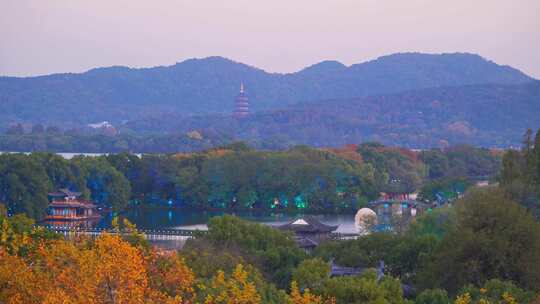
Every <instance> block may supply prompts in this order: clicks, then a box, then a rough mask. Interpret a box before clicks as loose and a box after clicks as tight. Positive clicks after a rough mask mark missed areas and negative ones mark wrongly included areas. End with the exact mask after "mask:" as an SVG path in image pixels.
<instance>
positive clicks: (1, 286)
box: [0, 247, 45, 304]
mask: <svg viewBox="0 0 540 304" xmlns="http://www.w3.org/2000/svg"><path fill="white" fill-rule="evenodd" d="M39 283H40V281H39V280H38V278H37V276H36V274H35V273H34V271H32V269H31V268H30V267H29V266H28V265H26V263H25V262H24V260H23V259H22V258H20V257H17V256H13V255H10V254H9V253H8V252H7V251H5V250H4V248H2V247H0V303H6V304H18V303H40V301H39V300H40V299H41V298H42V293H43V292H44V290H43V289H42V288H44V287H45V286H42V285H41V284H39Z"/></svg>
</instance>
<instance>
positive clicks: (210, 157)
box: [0, 143, 500, 219]
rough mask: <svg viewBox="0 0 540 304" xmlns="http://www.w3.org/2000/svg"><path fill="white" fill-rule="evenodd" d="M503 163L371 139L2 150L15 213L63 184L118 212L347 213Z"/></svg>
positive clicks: (3, 182)
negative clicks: (314, 144)
mask: <svg viewBox="0 0 540 304" xmlns="http://www.w3.org/2000/svg"><path fill="white" fill-rule="evenodd" d="M499 162H500V158H499V156H498V154H497V153H493V152H492V151H490V150H487V149H479V148H474V147H470V146H458V147H453V148H449V149H447V150H430V151H422V152H414V151H410V150H406V149H402V148H392V147H386V146H383V145H380V144H377V143H366V144H362V145H359V146H356V145H350V146H347V147H343V148H339V149H338V148H335V149H322V150H321V149H314V148H309V147H305V146H298V147H294V148H291V149H289V150H286V151H277V152H271V151H258V150H254V149H251V148H249V147H248V146H246V145H245V144H243V143H235V144H231V145H228V146H223V147H221V148H216V149H211V150H207V151H205V152H198V153H177V154H161V155H160V154H143V155H142V156H137V155H134V154H128V153H120V154H110V155H104V156H100V157H84V156H76V157H74V158H73V159H70V160H67V159H64V158H62V157H60V156H58V155H55V154H50V153H32V154H30V155H23V154H3V155H0V201H1V202H3V203H5V204H6V205H7V206H8V208H9V212H10V213H11V214H16V213H26V214H28V215H29V216H31V217H33V218H37V219H40V218H42V217H43V215H44V212H45V209H46V206H47V193H48V192H50V191H53V190H56V189H59V188H69V189H71V190H73V191H79V192H82V193H83V197H84V198H87V199H91V200H93V201H95V202H96V203H97V204H99V205H100V206H102V207H107V208H112V209H113V210H115V211H121V210H123V209H125V208H126V207H128V206H175V207H186V208H198V209H232V210H235V209H236V210H242V209H260V210H281V211H296V210H304V211H311V212H351V211H354V210H357V209H358V208H360V207H362V206H364V205H365V204H366V203H367V202H368V201H370V200H374V199H377V198H378V197H379V193H380V192H381V191H382V192H414V191H415V190H417V189H419V188H422V187H424V188H423V193H425V195H424V196H425V198H426V199H427V200H432V199H430V198H431V197H430V196H429V195H428V194H429V193H431V195H432V196H434V195H436V194H437V193H439V192H441V191H443V192H444V191H446V192H448V191H450V192H452V191H454V192H455V189H450V190H449V189H444V187H442V188H441V187H438V186H437V185H438V184H434V183H436V182H441V181H444V182H445V183H448V182H450V183H451V182H453V181H455V180H459V181H461V180H469V179H474V178H475V177H477V176H494V175H496V174H497V172H498V168H499ZM443 184H444V183H443ZM427 185H429V186H430V188H429V190H425V187H426V186H427ZM464 190H465V189H461V191H464Z"/></svg>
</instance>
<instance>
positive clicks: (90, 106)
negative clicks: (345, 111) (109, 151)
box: [0, 53, 532, 128]
mask: <svg viewBox="0 0 540 304" xmlns="http://www.w3.org/2000/svg"><path fill="white" fill-rule="evenodd" d="M531 80H532V78H530V77H528V76H527V75H525V74H523V73H522V72H520V71H518V70H516V69H513V68H511V67H508V66H500V65H497V64H495V63H493V62H490V61H488V60H485V59H484V58H482V57H480V56H478V55H473V54H466V53H465V54H463V53H455V54H442V55H430V54H420V53H404V54H394V55H389V56H383V57H380V58H378V59H376V60H373V61H369V62H365V63H360V64H355V65H352V66H349V67H346V66H344V65H342V64H340V63H338V62H332V61H326V62H322V63H319V64H316V65H313V66H311V67H308V68H306V69H304V70H302V71H299V72H296V73H290V74H278V73H267V72H265V71H263V70H260V69H257V68H254V67H251V66H248V65H245V64H241V63H237V62H234V61H231V60H228V59H225V58H222V57H209V58H204V59H190V60H186V61H184V62H180V63H177V64H176V65H173V66H169V67H155V68H147V69H130V68H126V67H109V68H99V69H93V70H90V71H88V72H86V73H82V74H55V75H48V76H39V77H28V78H16V77H0V122H1V123H0V127H4V128H5V127H7V126H8V125H9V124H12V123H34V124H35V123H43V124H46V125H51V124H57V125H58V124H59V123H60V122H61V124H62V125H61V126H62V127H66V128H71V127H80V126H81V125H86V124H89V123H95V122H100V121H110V122H112V123H113V124H115V125H118V124H120V123H122V122H123V121H126V120H137V119H140V118H143V117H148V116H149V115H154V116H156V115H158V116H159V115H163V114H170V113H175V114H186V115H192V114H205V113H206V114H208V113H231V112H232V107H233V100H234V97H235V96H236V94H237V93H238V89H239V85H240V83H241V82H244V83H245V87H246V88H247V93H248V95H249V98H250V102H251V108H252V110H254V111H260V110H264V109H278V108H281V107H283V106H285V105H290V104H293V103H298V102H304V101H317V100H323V99H343V98H356V97H361V96H368V95H371V96H373V95H387V94H391V93H396V92H401V91H408V90H415V89H421V88H430V87H440V86H462V85H472V84H490V83H493V84H508V85H510V84H523V83H526V82H529V81H531Z"/></svg>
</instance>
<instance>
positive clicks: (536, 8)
mask: <svg viewBox="0 0 540 304" xmlns="http://www.w3.org/2000/svg"><path fill="white" fill-rule="evenodd" d="M539 16H540V0H515V1H508V0H505V1H499V0H452V1H450V0H448V1H436V0H406V1H405V0H395V1H387V0H350V1H349V0H328V1H323V0H288V1H282V0H267V1H258V0H227V1H219V0H214V1H207V0H189V1H187V0H177V1H172V0H154V1H137V0H129V1H128V0H88V1H83V0H63V1H61V0H0V75H9V76H28V75H41V74H49V73H57V72H82V71H85V70H88V69H90V68H94V67H102V66H111V65H126V66H130V67H148V66H156V65H171V64H174V63H175V62H178V61H182V60H185V59H188V58H193V57H206V56H212V55H220V56H224V57H228V58H231V59H233V60H236V61H240V62H243V63H247V64H250V65H253V66H256V67H259V68H262V69H265V70H267V71H270V72H292V71H297V70H299V69H301V68H303V67H305V66H308V65H311V64H314V63H316V62H319V61H322V60H326V59H333V60H339V61H341V62H343V63H345V64H352V63H358V62H363V61H366V60H371V59H374V58H376V57H379V56H382V55H387V54H391V53H395V52H406V51H419V52H427V53H441V52H472V53H478V54H480V55H482V56H484V57H486V58H488V59H490V60H493V61H495V62H497V63H499V64H508V65H511V66H514V67H516V68H518V69H520V70H522V71H524V72H525V73H527V74H529V75H531V76H533V77H536V78H540V17H539Z"/></svg>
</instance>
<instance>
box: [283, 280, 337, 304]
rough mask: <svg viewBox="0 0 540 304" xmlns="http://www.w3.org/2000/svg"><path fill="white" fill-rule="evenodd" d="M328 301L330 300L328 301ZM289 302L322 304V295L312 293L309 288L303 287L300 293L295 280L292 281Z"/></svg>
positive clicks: (294, 303)
mask: <svg viewBox="0 0 540 304" xmlns="http://www.w3.org/2000/svg"><path fill="white" fill-rule="evenodd" d="M328 303H332V302H331V301H328ZM289 304H323V300H322V297H320V296H316V295H313V294H312V293H311V292H310V290H309V288H307V289H305V290H304V292H303V293H301V292H300V290H299V289H298V285H297V284H296V282H295V281H292V283H291V295H290V299H289Z"/></svg>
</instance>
